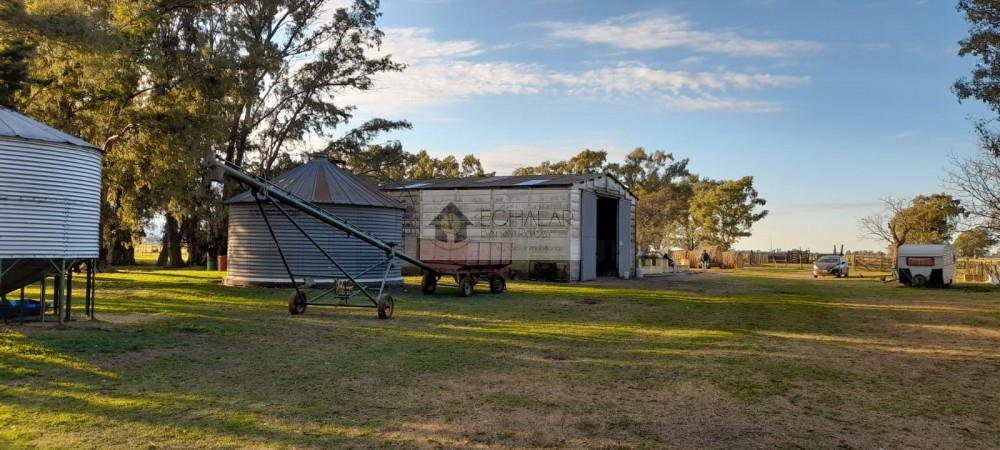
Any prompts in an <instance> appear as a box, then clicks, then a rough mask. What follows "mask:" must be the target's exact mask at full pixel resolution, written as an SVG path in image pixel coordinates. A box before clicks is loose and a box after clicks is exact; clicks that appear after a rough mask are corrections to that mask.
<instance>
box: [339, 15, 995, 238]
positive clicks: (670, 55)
mask: <svg viewBox="0 0 1000 450" xmlns="http://www.w3.org/2000/svg"><path fill="white" fill-rule="evenodd" d="M381 11H382V13H383V15H382V17H381V19H380V21H379V26H380V27H381V28H382V30H383V31H384V32H385V38H384V41H383V48H382V51H384V52H387V53H389V54H391V55H393V57H394V59H396V60H397V61H399V62H403V63H405V64H406V65H407V69H406V70H405V71H403V72H402V73H393V74H385V75H381V76H379V77H378V78H377V79H376V88H375V89H374V90H372V91H368V92H364V93H361V94H352V95H349V96H347V97H345V98H343V99H342V101H344V102H346V103H348V104H354V105H356V106H357V108H358V109H357V111H356V115H355V123H360V121H361V120H365V119H366V118H369V117H383V118H387V119H406V120H408V121H410V122H411V123H412V124H413V129H412V130H405V131H398V132H393V133H392V134H390V135H388V136H386V138H387V139H395V140H399V141H400V142H401V143H402V144H403V147H404V149H406V150H407V151H409V152H411V153H416V152H417V151H419V150H427V151H428V153H430V154H431V155H432V156H435V157H438V158H443V157H445V156H448V155H455V156H456V157H458V158H459V159H461V157H462V156H464V155H467V154H470V153H471V154H474V155H476V157H477V158H479V159H480V160H481V161H482V163H483V166H484V169H485V170H486V171H487V172H490V171H496V172H497V175H510V173H511V171H512V170H513V169H515V168H518V167H525V166H535V165H538V164H540V163H541V162H542V161H546V160H549V161H553V162H555V161H559V160H565V159H569V158H571V157H573V156H574V155H576V154H578V153H579V152H580V151H582V150H584V149H591V150H605V151H607V152H608V162H622V161H623V160H624V156H625V155H626V154H627V153H628V152H629V151H631V150H633V149H634V148H636V147H643V148H645V149H646V150H647V151H653V150H663V151H665V152H668V153H672V154H673V155H674V157H676V158H678V159H681V158H689V159H690V161H691V162H690V165H689V168H690V169H691V171H692V172H694V173H696V174H698V175H701V176H704V177H709V178H713V179H738V178H741V177H743V176H746V175H751V176H753V177H754V186H755V188H756V189H757V190H758V192H759V194H760V196H761V197H762V198H764V199H766V200H767V205H766V209H767V210H768V211H769V214H768V216H767V217H766V218H765V219H763V220H761V221H760V222H758V223H756V224H755V225H754V226H753V229H752V233H753V235H752V236H751V237H747V238H743V239H741V240H740V241H739V242H737V243H736V245H735V247H736V248H737V249H746V250H749V249H755V250H769V249H786V250H787V249H810V250H813V251H827V249H831V248H832V247H833V246H834V245H844V249H845V250H866V249H873V250H880V249H884V247H885V245H884V244H883V243H881V242H878V241H874V240H866V239H862V238H861V231H860V230H859V226H858V221H859V219H860V218H861V217H864V216H868V215H871V214H873V213H876V212H878V211H880V210H881V209H882V201H881V200H880V199H882V198H887V197H895V198H906V199H911V198H913V197H914V196H917V195H921V194H933V193H938V192H945V187H944V182H943V181H942V179H943V178H944V176H945V174H946V171H947V169H948V167H949V157H951V156H958V157H962V156H972V155H973V154H974V153H975V152H976V151H977V150H976V139H975V137H974V136H973V135H972V134H971V132H970V131H971V128H972V127H971V124H970V122H969V117H987V116H988V110H987V109H986V108H985V107H984V106H983V105H981V104H979V103H977V102H974V101H966V102H963V103H959V102H958V101H957V99H956V97H955V95H954V94H953V93H952V92H951V85H952V84H953V83H954V82H955V81H956V80H957V79H958V78H960V77H963V76H967V75H968V74H969V73H970V72H971V69H972V68H973V66H974V65H975V61H974V60H972V59H971V58H960V57H958V56H957V53H958V41H959V40H960V39H962V38H963V37H965V36H967V35H968V26H967V24H966V22H965V21H964V19H963V17H962V16H961V14H960V13H959V12H958V11H956V10H955V5H954V2H950V1H945V0H867V1H861V0H858V1H848V0H811V1H802V0H717V1H710V2H708V1H703V0H677V1H664V0H660V1H644V0H630V1H606V0H505V1H495V0H391V1H384V2H382V7H381Z"/></svg>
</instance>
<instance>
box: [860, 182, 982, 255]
mask: <svg viewBox="0 0 1000 450" xmlns="http://www.w3.org/2000/svg"><path fill="white" fill-rule="evenodd" d="M882 203H883V207H882V210H881V211H877V212H875V213H873V214H870V215H868V216H865V217H862V218H861V219H860V220H859V222H858V226H859V228H860V230H861V232H862V237H864V238H867V239H875V240H880V241H883V242H885V243H886V245H888V247H889V250H890V254H891V255H895V254H896V253H895V252H896V249H897V248H899V246H900V245H903V244H940V243H943V242H946V241H949V240H951V236H952V235H953V234H954V233H955V231H956V230H957V229H958V225H959V221H960V220H961V219H962V218H963V217H965V215H966V211H965V208H964V207H963V206H962V204H961V201H960V200H958V199H955V198H953V197H952V196H950V195H947V194H932V195H918V196H916V197H914V198H913V199H911V200H905V199H900V198H892V197H888V198H883V199H882Z"/></svg>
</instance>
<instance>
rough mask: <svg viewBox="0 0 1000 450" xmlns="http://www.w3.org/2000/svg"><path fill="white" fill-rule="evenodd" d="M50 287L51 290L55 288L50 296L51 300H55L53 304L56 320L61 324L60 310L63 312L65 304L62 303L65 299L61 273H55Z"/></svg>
mask: <svg viewBox="0 0 1000 450" xmlns="http://www.w3.org/2000/svg"><path fill="white" fill-rule="evenodd" d="M52 288H53V290H55V292H54V293H53V296H52V300H53V301H54V302H55V306H56V321H58V322H59V325H62V324H63V316H62V312H63V306H65V305H64V304H63V302H64V301H65V300H66V299H65V298H64V297H63V277H62V273H58V274H56V276H55V280H54V281H53V283H52Z"/></svg>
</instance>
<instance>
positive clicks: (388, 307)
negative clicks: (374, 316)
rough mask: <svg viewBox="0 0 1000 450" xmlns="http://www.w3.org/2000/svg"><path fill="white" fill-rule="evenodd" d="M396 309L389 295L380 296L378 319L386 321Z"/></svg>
mask: <svg viewBox="0 0 1000 450" xmlns="http://www.w3.org/2000/svg"><path fill="white" fill-rule="evenodd" d="M395 309H396V302H395V301H394V300H393V299H392V296H391V295H389V294H382V296H381V297H379V298H378V318H379V319H383V320H385V319H388V318H391V317H392V313H393V311H395Z"/></svg>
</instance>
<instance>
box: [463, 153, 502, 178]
mask: <svg viewBox="0 0 1000 450" xmlns="http://www.w3.org/2000/svg"><path fill="white" fill-rule="evenodd" d="M495 174H496V172H491V173H486V172H485V171H484V170H483V163H482V162H480V161H479V158H476V155H472V154H469V155H465V157H463V158H462V167H461V169H460V170H459V173H458V176H460V177H462V178H465V177H492V176H494V175H495Z"/></svg>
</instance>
